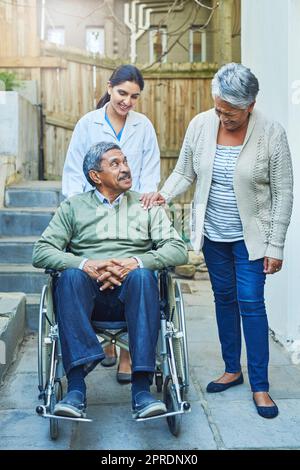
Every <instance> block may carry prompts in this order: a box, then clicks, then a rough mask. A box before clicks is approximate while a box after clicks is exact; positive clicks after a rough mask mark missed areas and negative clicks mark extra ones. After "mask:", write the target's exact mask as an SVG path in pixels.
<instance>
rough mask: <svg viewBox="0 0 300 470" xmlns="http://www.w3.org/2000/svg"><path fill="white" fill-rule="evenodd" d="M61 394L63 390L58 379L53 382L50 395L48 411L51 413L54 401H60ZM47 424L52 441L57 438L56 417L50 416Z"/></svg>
mask: <svg viewBox="0 0 300 470" xmlns="http://www.w3.org/2000/svg"><path fill="white" fill-rule="evenodd" d="M62 395H63V391H62V385H61V382H60V380H57V381H56V382H55V383H54V388H53V392H52V395H51V399H50V410H49V411H50V413H51V414H53V412H54V407H55V405H56V403H57V402H58V401H60V400H61V399H62ZM49 422H50V424H49V426H50V429H49V430H50V437H51V439H52V440H53V441H54V440H55V439H57V438H58V431H59V429H58V419H55V418H50V419H49Z"/></svg>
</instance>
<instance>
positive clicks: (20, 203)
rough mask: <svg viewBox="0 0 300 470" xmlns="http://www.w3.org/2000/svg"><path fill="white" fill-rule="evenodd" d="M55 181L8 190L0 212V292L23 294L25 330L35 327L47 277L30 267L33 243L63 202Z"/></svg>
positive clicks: (32, 183) (59, 187)
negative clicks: (24, 297)
mask: <svg viewBox="0 0 300 470" xmlns="http://www.w3.org/2000/svg"><path fill="white" fill-rule="evenodd" d="M60 189H61V184H60V182H58V181H27V182H23V183H18V184H16V185H12V186H9V187H7V189H6V193H5V207H3V208H1V209H0V292H6V293H8V292H24V293H25V294H26V327H27V328H28V329H30V330H36V329H37V327H38V306H39V297H40V293H41V289H42V286H43V285H44V283H45V281H46V279H47V276H46V275H45V274H44V271H43V270H40V269H35V268H33V267H32V265H31V258H32V250H33V245H34V243H35V241H36V240H37V239H38V238H39V236H40V235H41V233H42V232H43V231H44V229H45V228H46V227H47V225H48V223H49V222H50V220H51V218H52V216H53V214H54V212H55V210H56V207H57V206H58V205H59V204H60V202H61V200H62V196H61V192H60Z"/></svg>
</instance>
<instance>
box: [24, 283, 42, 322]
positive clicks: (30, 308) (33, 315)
mask: <svg viewBox="0 0 300 470" xmlns="http://www.w3.org/2000/svg"><path fill="white" fill-rule="evenodd" d="M40 298H41V292H40V293H39V294H26V329H27V330H30V331H37V330H38V327H39V306H40Z"/></svg>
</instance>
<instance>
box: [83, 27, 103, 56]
mask: <svg viewBox="0 0 300 470" xmlns="http://www.w3.org/2000/svg"><path fill="white" fill-rule="evenodd" d="M86 50H87V51H89V52H94V53H95V54H101V55H104V28H99V27H98V28H86Z"/></svg>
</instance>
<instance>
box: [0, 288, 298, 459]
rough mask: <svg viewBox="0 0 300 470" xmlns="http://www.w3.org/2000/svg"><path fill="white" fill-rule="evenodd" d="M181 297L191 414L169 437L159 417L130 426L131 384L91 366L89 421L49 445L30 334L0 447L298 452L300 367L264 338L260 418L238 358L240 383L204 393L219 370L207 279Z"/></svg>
mask: <svg viewBox="0 0 300 470" xmlns="http://www.w3.org/2000/svg"><path fill="white" fill-rule="evenodd" d="M189 286H190V289H191V293H190V294H185V296H184V297H185V305H186V311H187V329H188V337H189V355H190V364H191V390H190V393H189V400H190V402H191V404H192V412H191V413H190V414H187V415H185V416H183V419H182V432H181V435H180V436H179V437H178V438H175V437H173V436H172V435H171V434H170V432H169V430H168V426H167V423H166V420H165V419H160V420H153V421H150V422H148V423H137V422H134V421H133V420H132V418H131V413H130V387H129V386H128V385H123V386H121V385H119V384H118V383H117V382H116V381H115V373H116V369H115V368H113V369H104V368H103V367H101V366H98V368H96V369H95V371H94V372H92V374H91V375H90V377H89V379H88V403H89V408H88V414H89V417H90V418H92V419H93V422H92V423H81V424H79V423H66V422H64V423H62V424H60V436H59V439H58V440H57V441H55V442H53V441H51V440H50V439H49V437H48V421H47V420H45V419H42V418H40V417H38V416H37V415H36V414H35V411H34V410H35V407H36V405H37V404H38V400H37V374H36V336H34V335H29V336H27V337H26V339H25V341H24V343H23V345H22V349H21V352H20V354H19V360H18V362H17V363H15V364H14V366H13V367H12V368H11V370H10V372H9V374H8V376H7V378H6V382H5V385H4V386H3V387H2V388H1V389H0V422H1V427H0V449H98V450H101V449H110V450H114V449H122V450H123V449H135V450H136V449H143V450H148V449H153V450H162V449H167V450H169V449H177V450H179V449H190V450H192V449H212V450H213V449H300V433H299V429H300V367H299V366H295V365H292V364H291V362H290V360H289V357H288V355H287V353H286V352H285V351H284V349H283V348H282V347H281V346H280V345H279V344H276V343H274V342H273V340H272V339H271V340H270V343H271V361H270V382H271V385H272V387H271V395H272V397H273V398H274V399H275V400H276V402H277V404H278V406H279V410H280V414H279V416H278V417H277V418H276V419H274V420H270V421H269V420H266V419H263V418H261V417H259V416H258V415H257V413H256V409H255V407H254V405H253V403H252V395H251V393H250V389H249V383H248V376H247V369H246V366H245V356H243V366H244V367H243V372H244V376H245V379H246V380H245V383H244V384H243V385H241V386H238V387H235V388H232V389H229V390H227V391H226V392H223V393H220V394H215V395H209V394H207V393H206V392H205V387H206V384H207V382H209V381H210V380H212V379H214V378H216V377H218V376H219V375H220V374H221V372H222V370H223V365H222V360H221V358H220V352H219V343H218V338H217V331H216V324H215V319H214V313H213V301H212V295H211V291H210V287H209V283H208V282H207V281H193V282H190V283H189Z"/></svg>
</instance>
